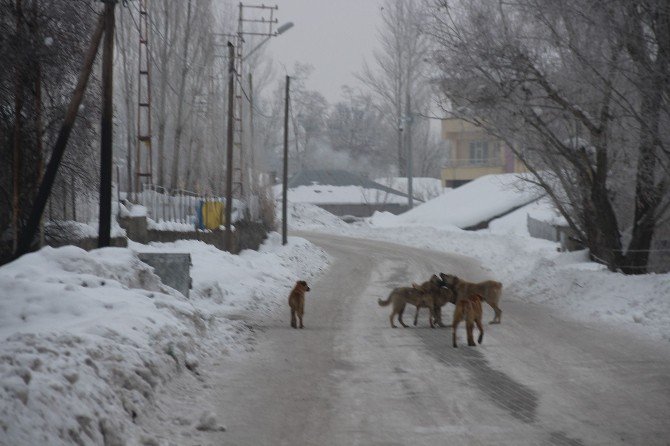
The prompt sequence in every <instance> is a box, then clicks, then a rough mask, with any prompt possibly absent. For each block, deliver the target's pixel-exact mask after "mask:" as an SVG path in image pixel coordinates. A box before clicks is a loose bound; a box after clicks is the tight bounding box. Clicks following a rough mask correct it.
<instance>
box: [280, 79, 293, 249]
mask: <svg viewBox="0 0 670 446" xmlns="http://www.w3.org/2000/svg"><path fill="white" fill-rule="evenodd" d="M290 82H291V78H290V77H288V76H286V95H285V99H284V175H283V186H284V188H283V191H282V203H281V233H282V239H281V240H282V245H285V244H286V243H288V235H287V232H288V223H287V221H286V217H287V214H288V104H289V84H290Z"/></svg>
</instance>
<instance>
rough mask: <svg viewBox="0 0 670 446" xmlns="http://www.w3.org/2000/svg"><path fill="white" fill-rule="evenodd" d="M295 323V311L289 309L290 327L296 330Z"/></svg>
mask: <svg viewBox="0 0 670 446" xmlns="http://www.w3.org/2000/svg"><path fill="white" fill-rule="evenodd" d="M296 325H297V324H296V321H295V310H294V309H293V308H291V327H293V328H298V327H296Z"/></svg>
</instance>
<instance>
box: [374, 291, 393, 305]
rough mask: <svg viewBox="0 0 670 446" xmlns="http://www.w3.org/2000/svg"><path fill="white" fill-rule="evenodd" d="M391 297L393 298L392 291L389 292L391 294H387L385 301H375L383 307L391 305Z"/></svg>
mask: <svg viewBox="0 0 670 446" xmlns="http://www.w3.org/2000/svg"><path fill="white" fill-rule="evenodd" d="M391 296H393V291H391V294H389V297H388V299H386V300H381V299H377V303H378V304H379V306H380V307H385V306H387V305H388V304H390V303H391Z"/></svg>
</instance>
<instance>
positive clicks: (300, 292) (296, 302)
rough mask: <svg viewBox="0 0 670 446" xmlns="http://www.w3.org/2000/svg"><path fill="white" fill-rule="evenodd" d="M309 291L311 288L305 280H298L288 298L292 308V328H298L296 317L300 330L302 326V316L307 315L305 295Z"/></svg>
mask: <svg viewBox="0 0 670 446" xmlns="http://www.w3.org/2000/svg"><path fill="white" fill-rule="evenodd" d="M308 291H309V286H308V285H307V282H305V281H304V280H298V281H297V282H296V283H295V286H294V287H293V289H292V290H291V294H289V296H288V306H289V307H291V327H293V328H298V327H297V324H296V320H295V317H296V315H297V316H298V320H299V321H300V328H305V326H304V325H302V316H303V314H305V293H306V292H308Z"/></svg>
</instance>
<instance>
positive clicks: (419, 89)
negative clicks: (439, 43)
mask: <svg viewBox="0 0 670 446" xmlns="http://www.w3.org/2000/svg"><path fill="white" fill-rule="evenodd" d="M381 19H382V26H381V28H380V29H379V44H380V46H381V48H380V49H378V50H376V51H375V52H374V53H373V54H374V55H373V59H374V64H373V65H372V66H370V65H369V64H368V63H367V62H366V63H365V64H364V65H363V70H362V72H361V73H360V74H359V75H358V76H357V77H358V78H359V79H360V80H361V81H362V82H363V83H364V84H365V85H366V86H367V87H368V88H369V89H370V91H371V92H372V93H373V95H374V98H375V101H374V103H375V105H376V106H377V108H378V110H379V112H380V113H381V115H382V116H383V117H384V119H385V122H386V126H387V130H386V135H387V137H388V141H389V142H390V141H395V146H396V154H395V157H396V160H397V167H398V172H399V173H400V174H401V175H405V174H406V167H407V166H406V160H407V158H406V154H405V153H404V145H403V141H402V138H403V135H402V133H401V132H398V127H399V125H400V123H401V122H402V121H403V119H404V118H405V117H406V116H407V115H411V114H414V113H416V112H423V111H425V108H426V106H427V104H428V100H429V94H428V92H427V82H426V77H425V69H426V58H427V57H428V49H429V39H428V38H427V36H426V35H425V34H424V29H423V25H424V20H425V18H424V10H423V8H422V7H421V3H420V1H419V0H386V1H385V2H384V4H383V6H382V8H381ZM408 97H410V98H411V100H412V109H411V110H408V109H407V101H406V98H408ZM414 137H415V135H414V132H412V134H411V135H410V138H412V142H414ZM413 145H415V144H413Z"/></svg>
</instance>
